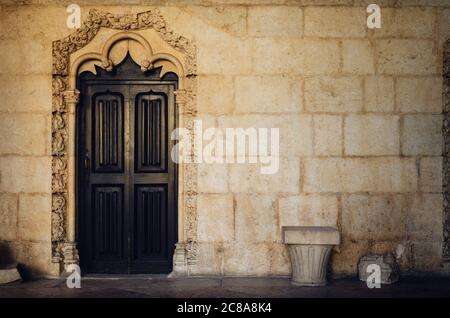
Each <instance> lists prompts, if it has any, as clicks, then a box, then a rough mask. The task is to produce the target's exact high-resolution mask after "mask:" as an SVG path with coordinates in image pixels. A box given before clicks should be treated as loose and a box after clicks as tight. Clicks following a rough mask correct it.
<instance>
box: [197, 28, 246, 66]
mask: <svg viewBox="0 0 450 318" xmlns="http://www.w3.org/2000/svg"><path fill="white" fill-rule="evenodd" d="M236 61H239V63H236ZM250 67H251V54H250V43H249V42H248V41H244V40H241V39H238V38H235V37H231V36H228V35H227V34H223V35H222V36H221V37H219V38H215V37H214V38H211V39H210V41H209V43H198V72H199V74H247V73H250Z"/></svg>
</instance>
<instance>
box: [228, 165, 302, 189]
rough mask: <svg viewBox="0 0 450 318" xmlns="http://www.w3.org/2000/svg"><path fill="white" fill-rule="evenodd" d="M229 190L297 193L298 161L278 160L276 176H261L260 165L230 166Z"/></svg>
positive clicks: (298, 178)
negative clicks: (278, 168)
mask: <svg viewBox="0 0 450 318" xmlns="http://www.w3.org/2000/svg"><path fill="white" fill-rule="evenodd" d="M229 167H230V190H231V191H232V192H236V193H239V192H240V193H242V192H244V193H254V194H256V193H277V192H286V193H298V191H299V180H300V172H299V170H300V161H299V160H298V159H296V158H280V170H279V172H278V173H276V174H273V175H272V174H261V172H260V167H261V164H250V165H249V164H238V163H236V164H230V165H229Z"/></svg>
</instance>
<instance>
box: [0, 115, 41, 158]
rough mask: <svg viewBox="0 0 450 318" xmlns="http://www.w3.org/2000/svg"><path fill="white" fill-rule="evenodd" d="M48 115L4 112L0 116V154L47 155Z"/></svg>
mask: <svg viewBox="0 0 450 318" xmlns="http://www.w3.org/2000/svg"><path fill="white" fill-rule="evenodd" d="M47 134H50V132H47V127H46V117H45V116H44V115H40V114H2V115H1V116H0V136H8V138H0V154H13V155H45V154H46V145H47Z"/></svg>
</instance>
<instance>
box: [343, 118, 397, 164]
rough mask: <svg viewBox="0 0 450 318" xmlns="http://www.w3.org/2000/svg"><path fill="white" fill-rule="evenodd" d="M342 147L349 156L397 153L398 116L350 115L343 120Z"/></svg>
mask: <svg viewBox="0 0 450 318" xmlns="http://www.w3.org/2000/svg"><path fill="white" fill-rule="evenodd" d="M344 140H345V144H344V149H345V154H347V155H350V156H373V155H398V154H399V152H400V122H399V117H398V116H393V115H390V116H385V115H350V116H347V117H346V118H345V122H344Z"/></svg>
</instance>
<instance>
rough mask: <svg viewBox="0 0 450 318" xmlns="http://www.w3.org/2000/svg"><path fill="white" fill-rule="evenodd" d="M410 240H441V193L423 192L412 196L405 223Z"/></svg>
mask: <svg viewBox="0 0 450 318" xmlns="http://www.w3.org/2000/svg"><path fill="white" fill-rule="evenodd" d="M406 228H407V232H408V237H409V238H410V240H412V241H421V242H441V241H442V194H437V193H436V194H434V193H433V194H431V193H426V194H425V193H424V194H419V195H415V196H414V198H412V204H411V208H410V209H409V211H408V219H407V223H406Z"/></svg>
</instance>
